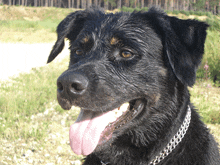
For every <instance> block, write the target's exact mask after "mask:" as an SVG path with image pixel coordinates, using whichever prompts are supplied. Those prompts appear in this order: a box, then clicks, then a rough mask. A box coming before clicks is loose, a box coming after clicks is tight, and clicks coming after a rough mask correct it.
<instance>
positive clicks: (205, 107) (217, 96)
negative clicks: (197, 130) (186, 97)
mask: <svg viewBox="0 0 220 165" xmlns="http://www.w3.org/2000/svg"><path fill="white" fill-rule="evenodd" d="M189 90H190V94H191V102H192V103H193V104H194V105H195V106H196V107H197V108H198V109H199V113H200V115H201V116H202V120H203V121H204V122H205V123H210V124H220V88H218V87H215V86H214V84H213V82H212V81H210V80H209V81H205V80H204V79H197V81H196V85H195V86H194V87H193V88H189Z"/></svg>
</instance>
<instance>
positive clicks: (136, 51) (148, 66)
mask: <svg viewBox="0 0 220 165" xmlns="http://www.w3.org/2000/svg"><path fill="white" fill-rule="evenodd" d="M207 27H208V25H207V24H206V23H203V22H199V21H196V20H180V19H178V18H175V17H170V16H167V15H166V14H165V13H164V12H162V11H160V10H158V9H156V8H151V9H149V11H148V12H133V13H124V12H120V13H116V14H105V13H104V11H102V10H100V9H97V8H94V7H93V8H90V9H87V10H84V11H77V12H74V13H71V14H70V15H68V16H67V17H66V18H65V19H64V20H63V21H62V22H61V23H60V24H59V26H58V28H57V34H58V39H57V41H56V43H55V45H54V47H53V49H52V51H51V54H50V56H49V58H48V63H49V62H51V61H52V60H53V59H54V58H55V57H56V56H57V55H58V54H59V53H60V52H61V51H62V49H63V47H64V39H65V38H68V39H69V40H70V45H71V47H70V51H71V55H70V64H69V68H68V70H67V71H65V72H64V73H63V74H62V75H61V76H60V77H59V79H58V101H59V103H60V105H61V106H62V107H63V108H64V109H70V107H71V106H72V105H75V106H79V107H81V108H82V109H87V110H88V109H89V110H92V111H97V112H98V111H103V112H107V111H110V110H113V109H115V108H117V107H119V106H120V105H121V104H122V103H124V102H129V103H130V105H131V108H132V106H134V107H133V108H134V109H135V108H137V107H135V102H136V101H137V100H139V101H140V102H141V103H142V105H143V106H144V108H143V109H141V111H138V113H137V115H136V116H135V117H134V118H133V119H132V120H130V121H129V122H126V124H125V125H123V126H122V127H120V128H119V129H117V130H115V131H114V134H113V137H112V138H111V139H110V140H109V141H108V142H106V143H104V144H103V145H100V146H98V147H97V148H96V149H95V151H94V152H93V153H91V154H90V155H88V156H87V157H86V158H85V162H84V163H83V164H84V165H101V161H102V162H105V163H106V164H108V165H147V164H148V163H149V162H150V161H151V160H152V159H153V158H155V156H157V155H158V154H159V152H160V151H161V150H162V149H163V148H164V147H165V146H166V145H167V143H168V142H169V140H170V139H171V138H172V137H173V135H175V133H176V132H177V131H178V129H179V127H180V125H181V124H182V122H183V120H184V117H185V114H186V111H187V106H188V105H190V107H191V109H192V119H191V123H190V126H189V129H188V131H187V133H186V135H185V137H184V138H183V140H182V141H181V142H180V143H179V145H178V146H177V147H176V148H175V150H173V151H172V153H170V154H169V155H168V156H167V157H166V158H165V159H164V160H163V161H161V163H159V165H219V164H220V156H219V150H218V145H217V143H216V142H215V140H214V139H213V136H212V135H211V134H210V133H209V131H208V129H207V127H206V126H205V125H204V124H203V123H202V122H201V120H200V117H199V115H198V113H197V112H196V109H195V108H194V107H193V105H192V104H191V103H190V94H189V91H188V89H187V87H188V86H193V84H194V82H195V78H196V69H197V67H198V65H199V64H200V62H201V59H202V55H203V52H204V42H205V38H206V29H207ZM112 37H114V38H116V39H117V40H118V41H117V43H116V44H115V43H114V44H111V38H112ZM85 38H86V40H87V41H86V43H83V42H82V40H83V39H85ZM78 49H80V52H81V54H80V55H77V54H76V50H78ZM123 51H127V52H130V53H131V54H132V56H131V57H128V58H124V57H122V56H121V53H122V52H123ZM76 77H77V78H76ZM76 79H77V80H76ZM70 80H71V81H77V82H78V81H80V83H78V84H77V83H75V87H74V86H73V85H72V87H70V88H71V89H69V88H68V87H69V86H70V85H69V81H70ZM61 81H62V83H63V84H60V82H61ZM66 88H68V89H66ZM72 88H74V90H75V91H74V92H73V91H72ZM65 90H66V91H65ZM61 91H62V92H61ZM63 91H64V92H63ZM137 110H138V109H137Z"/></svg>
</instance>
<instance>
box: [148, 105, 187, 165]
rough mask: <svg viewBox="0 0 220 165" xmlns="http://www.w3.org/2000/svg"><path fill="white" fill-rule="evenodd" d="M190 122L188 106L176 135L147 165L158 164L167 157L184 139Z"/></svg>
mask: <svg viewBox="0 0 220 165" xmlns="http://www.w3.org/2000/svg"><path fill="white" fill-rule="evenodd" d="M190 121H191V109H190V106H188V110H187V113H186V116H185V119H184V121H183V123H182V125H181V126H180V128H179V130H178V131H177V133H176V134H175V135H174V136H173V137H172V139H171V140H170V141H169V143H168V144H167V145H166V147H165V148H164V149H163V150H162V151H161V152H160V154H159V155H158V156H156V157H155V159H153V160H152V161H151V162H150V163H149V165H156V164H158V163H160V162H161V161H162V160H163V159H164V158H165V157H167V156H168V155H169V154H170V153H171V152H172V151H173V150H174V149H175V148H176V146H177V145H178V144H179V143H180V142H181V141H182V139H183V138H184V136H185V134H186V132H187V130H188V128H189V124H190Z"/></svg>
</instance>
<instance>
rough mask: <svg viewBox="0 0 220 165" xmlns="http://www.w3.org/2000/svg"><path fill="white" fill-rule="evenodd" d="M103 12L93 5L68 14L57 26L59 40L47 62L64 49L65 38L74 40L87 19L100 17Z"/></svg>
mask: <svg viewBox="0 0 220 165" xmlns="http://www.w3.org/2000/svg"><path fill="white" fill-rule="evenodd" d="M103 14H104V11H103V9H100V8H98V7H91V8H88V9H86V10H81V11H76V12H74V13H71V14H70V15H68V16H67V17H66V18H65V19H64V20H63V21H62V22H60V24H59V25H58V27H57V41H56V43H55V45H54V46H53V49H52V50H51V52H50V55H49V57H48V60H47V63H50V62H51V61H53V60H54V59H55V58H56V56H57V55H58V54H59V53H60V52H61V51H62V50H63V47H64V39H65V38H68V39H69V40H71V41H74V40H75V39H76V38H77V35H78V34H79V33H80V31H81V30H82V29H83V26H84V23H85V21H86V20H92V19H94V17H99V16H100V15H103Z"/></svg>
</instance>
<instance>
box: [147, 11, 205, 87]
mask: <svg viewBox="0 0 220 165" xmlns="http://www.w3.org/2000/svg"><path fill="white" fill-rule="evenodd" d="M148 13H150V15H153V17H154V18H155V20H154V22H153V24H155V25H156V26H157V29H158V27H160V30H159V31H160V33H161V36H162V42H163V46H164V54H165V55H166V56H167V58H168V61H169V64H170V66H171V67H172V70H173V72H174V74H175V75H176V77H177V78H178V79H179V80H180V81H181V82H182V83H183V84H186V85H188V86H193V84H194V83H195V79H196V70H197V68H198V66H199V64H200V63H201V60H202V56H203V53H204V43H205V39H206V30H207V28H208V25H207V24H206V23H204V22H200V21H197V20H180V19H178V18H176V17H169V16H167V15H166V14H165V13H163V12H160V11H158V10H157V9H155V8H152V9H150V10H149V12H148Z"/></svg>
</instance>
